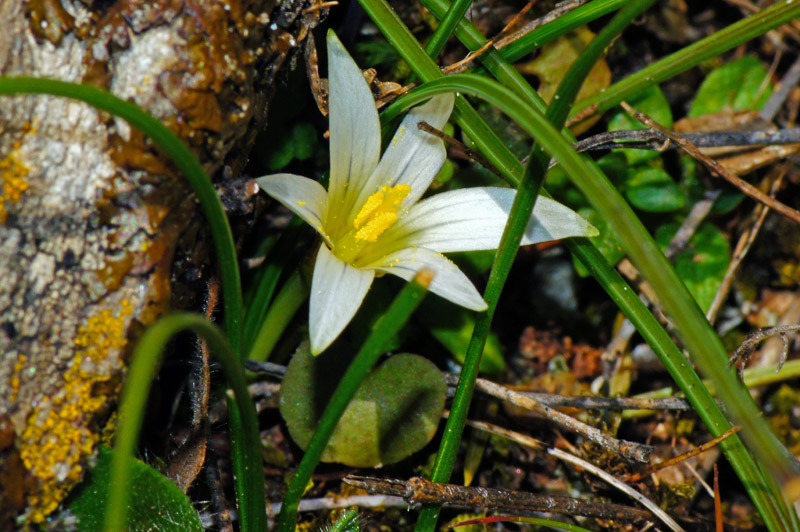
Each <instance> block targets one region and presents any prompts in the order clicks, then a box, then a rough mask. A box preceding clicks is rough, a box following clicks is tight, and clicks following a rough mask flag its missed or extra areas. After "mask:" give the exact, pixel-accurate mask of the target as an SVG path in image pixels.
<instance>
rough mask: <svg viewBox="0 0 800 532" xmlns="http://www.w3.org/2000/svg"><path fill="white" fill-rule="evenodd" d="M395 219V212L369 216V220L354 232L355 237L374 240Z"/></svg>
mask: <svg viewBox="0 0 800 532" xmlns="http://www.w3.org/2000/svg"><path fill="white" fill-rule="evenodd" d="M396 219H397V213H396V212H382V213H380V214H376V215H375V216H371V217H370V218H369V221H368V222H367V223H366V224H365V225H364V226H363V227H361V229H359V230H358V231H357V232H356V239H358V240H365V241H367V242H375V241H376V240H378V237H379V236H380V235H381V233H383V232H384V231H386V229H388V228H389V226H390V225H392V223H394V221H395V220H396Z"/></svg>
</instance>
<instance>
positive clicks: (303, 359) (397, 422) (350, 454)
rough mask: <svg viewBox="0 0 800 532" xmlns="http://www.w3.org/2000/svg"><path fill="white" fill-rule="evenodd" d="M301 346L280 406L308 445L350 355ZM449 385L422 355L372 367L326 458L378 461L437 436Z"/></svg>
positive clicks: (301, 442) (351, 462)
mask: <svg viewBox="0 0 800 532" xmlns="http://www.w3.org/2000/svg"><path fill="white" fill-rule="evenodd" d="M332 353H333V354H334V355H336V354H337V353H335V352H332V351H330V350H329V351H326V352H325V353H323V354H322V355H320V356H318V357H313V356H312V355H311V354H310V353H309V351H308V348H307V346H301V348H300V349H298V350H297V352H296V353H295V355H294V356H293V357H292V360H291V362H290V363H289V367H288V368H287V370H286V376H285V377H284V379H283V383H282V385H281V400H280V412H281V415H282V416H283V419H284V420H286V424H287V425H288V427H289V433H290V434H291V435H292V439H294V441H295V442H296V443H297V444H298V445H299V446H300V447H301V448H303V449H305V448H306V447H307V446H308V444H309V442H310V441H311V437H312V436H313V434H314V430H315V429H316V426H317V422H318V419H319V417H320V416H321V415H322V411H323V410H324V408H325V404H326V403H327V401H328V398H329V397H330V395H331V393H332V391H333V388H334V387H335V385H336V383H337V382H338V378H339V376H340V375H341V374H342V373H343V370H344V367H346V365H347V364H346V361H342V360H341V358H340V357H337V356H330V355H331V354H332ZM446 389H447V386H446V384H445V381H444V377H443V376H442V374H441V372H440V371H439V370H438V369H437V368H436V366H434V365H433V364H432V363H431V362H430V361H428V360H426V359H425V358H422V357H420V356H417V355H411V354H401V355H395V356H393V357H390V358H389V359H387V360H386V361H385V362H384V363H383V364H381V365H380V366H379V367H378V368H377V369H375V370H373V371H372V373H370V374H369V375H368V376H367V378H366V379H364V382H363V383H362V384H361V387H360V388H359V389H358V392H356V395H355V397H354V398H353V400H352V401H351V402H350V405H349V406H348V407H347V410H345V413H344V415H343V416H342V418H341V419H340V420H339V424H338V425H337V427H336V430H335V431H334V433H333V436H332V437H331V439H330V440H329V442H328V446H327V447H326V448H325V451H324V452H323V455H322V461H323V462H339V463H343V464H346V465H349V466H353V467H375V466H378V465H381V464H392V463H394V462H398V461H400V460H402V459H403V458H405V457H407V456H409V455H410V454H412V453H414V452H416V451H418V450H420V449H421V448H422V447H424V446H425V445H426V444H427V443H428V442H429V441H430V440H431V438H433V435H434V434H435V433H436V429H437V428H438V426H439V420H440V419H441V415H442V411H443V410H444V401H445V392H446Z"/></svg>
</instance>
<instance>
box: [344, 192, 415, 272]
mask: <svg viewBox="0 0 800 532" xmlns="http://www.w3.org/2000/svg"><path fill="white" fill-rule="evenodd" d="M410 192H411V187H410V186H408V185H396V186H393V187H390V186H383V187H381V189H380V190H379V191H378V192H376V193H375V194H373V195H372V196H370V197H369V198H367V201H365V202H364V205H363V206H362V207H361V209H360V210H359V211H358V214H356V217H355V218H354V219H353V228H352V229H351V230H349V231H348V232H347V233H345V234H344V235H343V236H342V237H341V238H339V239H337V240H336V242H334V246H333V250H332V251H333V253H334V254H335V255H336V256H337V257H339V258H340V259H342V260H343V261H345V262H348V263H352V262H353V260H354V259H355V257H356V256H357V255H358V253H359V252H360V251H361V250H362V249H363V248H364V246H366V245H367V244H370V243H373V242H376V241H377V240H378V237H379V236H381V234H382V233H383V232H384V231H386V230H387V229H388V228H389V227H390V226H391V225H392V224H393V223H394V221H395V220H397V211H398V210H399V209H400V206H401V204H402V203H403V200H404V199H405V198H406V196H408V195H409V193H410Z"/></svg>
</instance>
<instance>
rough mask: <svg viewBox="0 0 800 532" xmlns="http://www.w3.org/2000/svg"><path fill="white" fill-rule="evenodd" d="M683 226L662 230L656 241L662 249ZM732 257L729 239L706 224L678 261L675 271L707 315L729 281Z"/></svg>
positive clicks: (662, 228)
mask: <svg viewBox="0 0 800 532" xmlns="http://www.w3.org/2000/svg"><path fill="white" fill-rule="evenodd" d="M679 226H680V224H678V223H677V222H672V223H667V224H664V225H662V226H661V227H659V228H658V230H657V231H656V241H657V242H658V243H659V245H661V247H662V248H666V246H667V245H668V244H669V241H670V240H671V239H672V237H673V235H674V234H675V232H676V231H677V230H678V227H679ZM730 255H731V253H730V245H729V244H728V240H727V239H726V238H725V236H724V235H723V234H722V233H721V232H720V231H719V230H718V229H717V228H716V227H715V226H714V225H713V224H711V223H708V222H703V223H702V224H701V225H700V227H699V228H698V229H697V231H696V232H695V234H694V235H693V236H692V238H691V239H690V240H689V243H688V245H687V246H686V249H684V251H682V252H681V253H679V254H678V255H677V256H676V257H675V260H674V264H675V271H676V272H677V274H678V276H679V277H680V278H681V280H682V281H683V283H684V284H685V285H686V288H688V289H689V292H690V293H691V294H692V296H694V299H695V301H697V304H698V305H699V306H700V308H701V309H703V311H704V312H705V311H706V310H708V308H709V307H710V306H711V302H712V301H713V300H714V295H715V294H716V293H717V290H718V289H719V286H720V284H721V283H722V278H723V277H725V272H726V271H727V270H728V264H729V263H730Z"/></svg>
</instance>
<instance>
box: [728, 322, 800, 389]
mask: <svg viewBox="0 0 800 532" xmlns="http://www.w3.org/2000/svg"><path fill="white" fill-rule="evenodd" d="M798 330H800V325H781V326H778V327H766V328H764V329H759V330H757V331H756V332H754V333H752V334H750V335H749V336H748V337H747V339H746V340H745V341H744V342H742V345H740V346H739V348H738V349H737V350H736V351H734V352H733V354H732V355H731V358H730V360H729V361H728V364H729V365H730V366H731V367H732V366H734V365H735V364H736V363H738V362H740V361H741V362H742V365H741V366H740V367H739V377H742V372H743V371H744V370H743V366H744V364H746V363H747V360H748V359H749V358H750V355H751V354H752V353H753V351H754V350H755V348H756V346H757V345H758V344H759V343H761V342H762V341H763V340H766V339H767V338H769V337H770V336H776V335H780V337H781V340H783V351H782V352H781V357H780V360H779V361H778V367H777V368H776V369H775V373H778V372H779V371H780V370H781V368H783V365H784V364H785V363H786V357H787V355H788V353H789V338H788V337H787V336H786V335H787V333H792V332H796V331H798Z"/></svg>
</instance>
